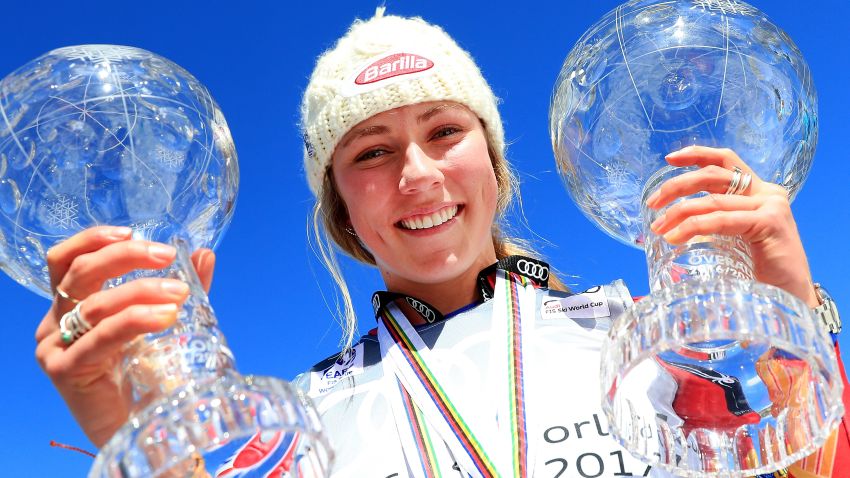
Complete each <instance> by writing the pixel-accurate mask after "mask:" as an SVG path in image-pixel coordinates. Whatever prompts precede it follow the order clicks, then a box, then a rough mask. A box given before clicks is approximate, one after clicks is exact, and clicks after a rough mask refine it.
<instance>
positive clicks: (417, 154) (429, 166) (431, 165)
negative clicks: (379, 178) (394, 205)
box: [399, 143, 444, 194]
mask: <svg viewBox="0 0 850 478" xmlns="http://www.w3.org/2000/svg"><path fill="white" fill-rule="evenodd" d="M404 156H405V157H404V167H403V169H402V172H401V181H400V183H399V190H400V191H401V192H402V193H405V194H413V193H416V192H420V191H427V190H429V189H431V188H433V187H435V186H439V185H440V184H443V180H444V176H443V172H442V170H441V169H440V164H439V160H438V159H435V158H432V157H430V156H429V155H428V154H427V153H426V152H425V151H423V150H422V148H421V147H419V145H418V144H416V143H411V144H410V145H409V146H408V147H407V150H406V151H405V155H404Z"/></svg>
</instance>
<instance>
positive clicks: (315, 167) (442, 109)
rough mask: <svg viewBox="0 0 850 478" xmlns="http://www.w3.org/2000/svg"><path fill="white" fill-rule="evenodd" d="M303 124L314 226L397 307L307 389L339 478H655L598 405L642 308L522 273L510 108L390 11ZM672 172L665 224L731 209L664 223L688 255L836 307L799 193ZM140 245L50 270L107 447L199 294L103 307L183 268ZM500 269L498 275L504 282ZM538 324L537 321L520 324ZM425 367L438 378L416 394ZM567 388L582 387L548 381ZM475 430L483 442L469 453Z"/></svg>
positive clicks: (103, 248)
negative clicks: (823, 298) (162, 339)
mask: <svg viewBox="0 0 850 478" xmlns="http://www.w3.org/2000/svg"><path fill="white" fill-rule="evenodd" d="M302 126H303V128H304V131H305V140H306V148H305V170H306V172H307V177H308V181H309V184H310V187H311V189H312V191H313V192H314V194H315V195H316V197H317V209H316V217H317V218H320V220H321V222H322V224H323V225H324V229H325V230H326V231H327V233H328V234H329V236H330V237H331V238H332V239H333V241H334V242H335V243H336V244H337V246H339V247H340V248H341V249H342V250H343V251H345V252H346V253H348V254H350V255H352V256H353V257H355V258H357V259H359V260H361V261H363V262H366V263H369V264H374V265H375V266H376V267H377V268H378V270H379V272H380V273H381V276H382V278H383V280H384V283H385V285H386V288H387V290H388V291H389V292H390V293H388V294H378V295H376V296H375V298H374V300H373V304H374V305H375V308H376V315H378V316H379V317H380V319H381V320H380V321H379V327H378V329H377V330H376V331H375V332H374V333H370V334H369V335H367V336H365V337H363V338H362V339H361V340H360V341H358V342H357V343H356V344H353V346H351V347H346V350H345V351H344V354H341V355H340V356H335V357H332V358H330V359H328V360H327V361H324V362H321V363H319V364H318V365H317V366H316V367H314V368H313V369H312V370H311V371H310V372H309V373H305V374H303V375H302V376H301V377H299V379H297V382H298V383H299V385H301V386H302V387H303V388H304V389H305V390H308V391H309V392H310V394H311V395H312V396H313V397H314V399H315V401H316V403H317V407H318V408H319V411H320V413H322V416H323V418H324V421H325V423H326V425H327V426H328V429H329V434H330V437H331V441H332V444H333V445H334V447H335V451H336V453H337V467H336V469H335V476H357V477H361V476H375V477H389V476H406V474H407V473H408V471H407V470H415V469H418V468H427V467H437V468H439V469H441V470H442V471H443V472H445V473H448V472H451V470H452V469H456V470H462V471H463V472H465V473H471V474H475V473H480V474H483V475H486V473H487V470H488V469H502V470H504V469H508V468H511V467H513V466H518V467H526V468H528V469H529V470H534V474H535V476H580V475H581V476H588V475H590V476H601V475H602V473H603V472H602V471H601V470H603V469H604V470H608V471H607V473H606V474H614V473H619V474H621V475H625V474H628V473H631V474H635V475H639V474H640V475H645V474H646V473H648V472H649V471H650V470H649V469H648V467H647V466H646V465H643V464H641V463H638V462H637V461H635V460H634V459H632V458H631V457H630V456H629V455H628V454H627V453H625V452H624V451H623V450H622V449H621V448H619V447H618V446H617V445H616V444H614V442H613V441H612V440H611V439H610V437H609V436H608V435H609V434H608V432H607V427H606V426H605V424H604V420H603V419H602V418H601V411H600V407H599V399H598V389H599V386H598V374H597V372H596V364H597V363H598V349H599V344H600V342H601V340H602V338H603V337H604V330H605V328H606V327H607V324H608V323H609V321H610V319H609V317H611V316H614V315H616V314H617V313H618V312H619V311H622V309H623V308H625V307H627V306H628V303H629V300H630V298H629V294H628V291H627V290H626V289H625V287H624V286H623V285H622V283H619V282H615V283H612V284H610V285H607V286H604V287H600V288H599V289H597V290H595V291H592V292H589V293H588V294H587V295H583V296H572V298H571V297H570V296H568V295H567V294H564V293H557V292H551V291H547V290H545V286H546V285H547V279H548V281H550V282H551V283H552V285H553V289H556V288H562V287H561V286H560V284H559V282H558V281H557V280H556V279H554V278H551V277H549V274H548V269H547V268H546V267H547V266H546V265H545V263H542V262H539V261H536V260H535V259H533V258H532V257H523V258H515V259H508V257H509V256H511V255H512V254H517V253H520V254H522V255H523V256H533V254H532V253H531V252H530V251H527V250H523V248H521V247H518V246H517V245H516V244H517V242H516V241H512V240H510V239H508V238H505V237H504V236H503V235H502V233H501V231H500V228H499V226H498V224H499V222H498V220H499V217H500V215H501V214H502V213H503V212H504V209H505V207H506V206H507V204H508V203H509V201H510V199H511V197H512V195H513V191H514V182H513V176H512V174H511V171H510V169H509V166H508V164H507V162H506V161H505V158H504V148H505V146H504V134H503V130H502V125H501V120H500V117H499V112H498V109H497V107H496V99H495V97H494V96H493V93H492V92H491V90H490V87H489V86H488V84H487V83H486V81H485V80H484V78H483V77H482V76H481V73H480V72H479V70H478V68H477V67H476V65H475V63H474V62H473V60H472V59H471V57H470V56H469V55H468V54H467V53H466V52H465V51H463V50H461V49H460V48H459V47H458V46H457V45H456V44H455V42H454V41H453V40H452V39H451V38H450V37H448V35H446V34H445V33H444V32H443V31H442V30H440V29H439V28H437V27H434V26H432V25H429V24H427V23H425V22H424V21H421V20H418V19H404V18H399V17H393V16H383V14H382V12H379V13H378V15H376V17H375V18H373V19H371V20H369V21H367V22H357V23H355V25H354V26H353V27H352V29H351V30H350V31H349V32H348V33H347V34H346V35H345V36H344V37H343V38H341V39H340V40H339V42H338V43H337V44H336V46H335V47H334V48H333V49H331V50H329V51H328V52H326V53H325V54H323V55H322V57H321V58H320V59H319V61H318V63H317V65H316V68H315V70H314V72H313V75H312V77H311V80H310V84H309V85H308V87H307V90H306V92H305V95H304V102H303V108H302ZM668 161H669V162H670V163H671V164H674V165H677V166H688V165H696V166H700V168H701V169H699V170H698V171H695V172H692V173H688V174H686V175H682V176H680V177H678V178H675V179H673V180H670V181H669V182H668V183H666V184H665V185H664V187H663V188H661V190H660V193H659V194H657V195H656V196H653V197H651V198H650V199H649V206H650V207H653V208H660V207H663V206H665V205H667V204H669V203H670V202H671V201H673V200H675V199H676V198H678V197H682V196H686V195H689V194H692V193H695V192H698V191H709V192H712V193H717V194H718V195H713V196H709V197H706V198H702V199H694V200H689V201H686V202H683V203H681V205H680V206H677V207H674V208H671V209H670V210H669V211H668V212H667V214H666V215H665V216H663V220H662V219H659V221H657V222H656V224H655V226H654V229H655V232H656V233H659V234H664V236H665V238H667V239H668V240H669V241H671V242H674V243H681V242H685V241H687V240H688V239H690V238H692V237H694V236H696V235H704V234H711V233H716V234H739V235H741V236H743V237H744V239H745V240H747V241H748V242H749V243H750V246H751V247H752V250H753V256H754V260H755V271H756V276H757V278H758V279H759V280H760V281H762V282H766V283H769V284H773V285H775V286H778V287H781V288H783V289H785V290H787V291H789V292H791V293H793V294H795V295H796V296H798V297H800V298H801V299H802V300H804V301H805V302H806V303H807V304H808V305H809V306H811V307H816V306H818V305H819V304H820V301H819V298H818V295H817V292H816V290H815V288H814V286H813V283H812V279H811V276H810V273H809V268H808V264H807V261H806V256H805V252H804V250H803V247H802V244H801V242H800V239H799V235H798V234H797V230H796V226H795V224H794V219H793V217H792V215H791V211H790V208H789V205H788V200H787V196H786V194H785V191H784V190H783V189H782V188H780V187H778V186H776V185H772V184H768V183H765V182H763V181H761V180H760V179H759V178H757V177H753V179H752V183H751V184H750V185H749V187H748V188H746V190H744V191H742V194H740V195H720V194H722V193H724V192H725V191H727V190H728V189H729V186H730V183H731V182H732V181H733V178H734V177H735V173H733V168H735V167H738V168H741V169H742V170H743V171H745V172H750V170H749V169H748V168H747V166H746V165H745V164H744V163H743V161H741V159H740V158H738V157H737V156H736V155H735V154H734V153H733V152H732V151H729V150H717V149H709V148H700V147H692V148H686V149H685V150H682V151H678V152H675V153H673V154H671V155H670V156H668ZM129 236H130V231H129V230H127V229H124V228H112V227H100V228H94V229H90V230H87V231H84V232H82V233H80V234H78V235H76V236H74V237H72V238H70V239H69V240H67V241H66V242H64V243H62V244H60V245H58V246H56V247H55V248H53V249H52V250H51V251H50V252H49V254H48V262H49V265H50V274H51V279H52V283H53V285H54V287H55V288H56V290H57V292H58V294H57V296H56V299H55V300H54V303H53V305H52V307H51V309H50V311H48V313H47V315H46V316H45V318H44V320H43V321H42V323H41V325H40V326H39V328H38V331H37V334H36V336H37V340H38V342H39V344H38V348H37V357H38V359H39V361H40V363H41V365H42V366H43V368H44V369H45V371H46V373H47V374H48V375H49V376H50V377H51V379H52V380H53V382H54V384H55V385H56V387H57V389H58V390H59V392H60V393H61V394H62V396H63V398H64V399H65V400H66V402H67V404H68V406H69V408H70V409H71V411H72V412H73V414H74V416H75V418H76V419H77V420H78V422H79V423H80V425H81V426H82V428H83V429H84V430H85V431H86V433H87V434H88V436H89V437H90V438H91V440H92V441H93V442H94V443H95V444H96V445H102V444H103V443H105V442H106V441H107V440H108V439H109V437H110V436H111V435H112V434H113V433H114V432H115V431H116V430H117V428H118V427H119V426H120V425H121V424H123V423H124V421H125V420H126V418H127V412H126V410H122V409H120V408H116V407H114V404H116V403H123V402H122V400H120V395H119V390H118V389H117V388H116V386H115V384H114V382H113V381H112V367H113V364H114V363H115V361H116V359H117V357H118V353H119V351H120V349H121V346H122V345H123V344H124V343H126V342H127V341H129V340H131V339H132V338H133V337H135V336H136V335H138V334H142V333H146V332H154V331H159V330H162V329H164V328H166V327H168V326H169V325H171V324H173V323H174V321H175V318H176V314H177V310H178V306H179V305H180V304H181V303H182V302H183V301H184V300H185V299H186V297H187V294H188V290H187V288H186V286H185V285H184V284H182V283H180V282H178V281H172V280H167V279H143V280H138V281H134V282H131V283H128V284H124V285H121V286H119V287H116V288H114V289H109V290H101V287H102V284H103V282H104V281H105V280H106V279H108V278H110V277H115V276H118V275H121V274H123V273H126V272H128V271H130V270H133V269H138V268H161V267H165V266H166V265H168V264H169V263H170V262H171V261H172V260H173V259H174V256H175V251H174V250H173V249H172V248H170V247H169V246H165V245H161V244H151V243H144V242H139V241H130V240H129ZM326 252H327V251H326ZM193 259H194V262H195V266H196V268H197V269H198V272H199V275H200V277H201V279H202V282H203V283H204V284H205V285H207V286H208V285H209V282H210V280H211V277H212V272H213V265H214V256H213V254H212V253H211V252H210V251H199V252H197V253H196V254H195V256H194V257H193ZM326 259H327V260H328V263H329V267H331V268H332V271H333V272H334V273H335V276H336V277H338V278H339V283H340V285H341V287H342V289H343V295H344V297H345V298H346V302H347V304H348V310H347V314H346V325H347V327H346V335H347V337H348V343H349V344H351V343H352V342H353V340H352V334H353V330H354V320H355V319H354V316H353V312H352V309H351V307H350V304H351V302H350V299H349V298H348V294H347V289H346V287H345V283H344V280H343V279H342V278H341V276H340V275H339V274H338V271H337V270H336V269H335V267H334V262H333V260H332V255H327V254H326ZM497 261H498V262H499V266H500V267H499V268H498V270H497V269H496V268H493V267H491V266H493V265H494V264H495V263H497ZM520 261H525V263H524V266H523V265H521V264H520ZM523 274H524V275H523ZM538 286H543V287H544V288H536V287H538ZM493 296H497V297H500V298H507V299H508V300H512V301H514V302H513V303H514V304H516V307H515V308H514V309H515V310H516V311H518V312H516V314H518V315H516V316H515V317H514V316H511V315H510V314H511V312H509V311H508V310H507V309H505V308H504V307H503V306H502V305H501V304H502V302H500V301H497V300H492V301H489V300H487V299H489V298H491V297H493ZM72 299H74V300H76V301H82V305H81V306H80V312H81V314H82V315H83V316H84V317H85V318H86V319H87V320H88V322H90V323H91V324H92V325H93V326H94V327H93V329H92V330H91V331H89V332H88V333H86V334H85V335H83V336H82V337H80V338H79V340H76V341H75V342H74V343H72V344H70V345H66V344H65V343H63V341H62V339H61V337H60V330H59V328H60V327H59V318H60V317H61V316H62V315H63V314H64V313H66V312H68V311H69V310H70V309H71V308H72V307H73V306H74V304H73V302H74V300H72ZM544 300H558V301H560V300H579V301H581V300H585V301H587V303H588V304H591V305H592V304H599V306H596V305H593V307H592V309H593V315H592V316H589V317H584V318H583V319H587V320H573V319H575V318H568V319H567V320H555V321H549V322H546V323H544V322H543V321H544V320H547V319H551V317H543V316H542V315H541V314H542V312H541V308H542V304H543V301H544ZM514 309H511V310H514ZM522 314H525V317H530V319H526V320H525V321H524V322H523V321H519V319H518V317H520V316H522ZM512 317H513V319H516V320H515V321H513V322H512V320H513V319H512ZM461 318H462V319H463V320H459V319H461ZM529 320H530V321H529ZM496 321H503V322H504V324H505V326H506V327H518V328H517V329H516V330H518V331H520V332H522V334H521V336H522V337H532V336H533V337H535V339H534V340H533V341H530V342H527V343H522V345H521V347H519V348H520V349H521V350H522V351H523V352H524V353H525V354H526V355H525V356H524V357H523V358H522V360H519V361H514V362H511V361H510V360H507V359H506V356H507V355H506V354H504V353H502V352H503V350H502V349H499V348H497V347H496V346H495V345H494V344H496V343H497V342H496V340H494V337H495V338H496V339H498V337H500V336H499V335H498V334H500V333H504V330H506V329H505V328H504V327H500V326H494V325H493V324H494V323H497V324H499V323H500V322H496ZM529 324H531V325H529ZM523 327H530V328H523ZM541 331H542V332H541ZM526 332H527V333H526ZM535 334H536V335H535ZM404 337H406V338H407V339H409V340H411V341H412V342H413V343H414V345H415V344H417V343H419V344H420V345H423V346H422V347H420V348H419V349H420V350H421V351H422V355H421V356H417V357H416V358H415V360H420V361H421V364H424V365H422V367H424V368H422V367H420V368H419V369H417V368H415V367H412V368H410V369H406V368H405V366H404V360H403V359H404V357H400V356H399V355H398V353H399V349H398V347H394V344H395V343H396V342H397V341H399V340H403V338H404ZM529 340H530V339H529ZM510 358H511V359H512V360H513V359H515V358H516V357H514V356H512V355H511V356H510ZM523 360H524V361H523ZM512 363H513V364H516V363H521V364H522V365H523V366H525V367H527V368H526V373H525V375H523V374H522V373H517V374H516V375H515V377H514V378H517V377H519V378H522V379H523V380H526V382H527V383H526V385H527V388H526V391H527V392H528V393H527V395H524V396H523V397H524V398H525V399H527V402H528V403H527V405H528V406H527V407H526V408H524V409H523V410H524V411H525V412H527V414H528V415H527V419H528V420H527V424H526V425H527V426H524V427H520V428H517V430H520V429H522V430H525V432H524V433H523V432H507V431H506V430H505V429H504V427H507V426H508V422H509V420H508V418H507V417H508V416H510V408H511V407H512V406H514V405H515V401H514V402H512V401H510V400H508V399H505V398H504V397H503V396H502V392H504V391H505V390H507V389H508V388H509V386H508V384H506V383H504V380H503V379H501V378H494V377H492V376H491V375H490V374H491V373H492V371H493V370H502V369H503V368H504V367H511V366H513V367H517V366H516V365H511V364H512ZM449 364H450V365H451V366H449ZM577 364H586V366H578V365H577ZM426 369H427V370H428V371H429V373H430V372H433V377H431V378H427V377H426V378H425V379H422V380H421V383H417V380H418V379H420V378H421V373H420V372H422V370H426ZM511 370H515V371H518V372H522V371H521V370H518V369H516V368H513V369H511ZM553 374H559V376H561V377H566V378H567V380H564V379H561V380H547V377H551V376H553ZM340 378H344V379H340ZM429 380H431V381H430V382H429ZM435 383H436V384H438V385H439V387H436V388H435V387H434V384H435ZM437 392H439V393H444V395H445V396H444V397H442V399H443V400H444V402H441V403H444V404H445V403H447V404H448V408H450V409H452V412H451V413H448V414H447V415H446V417H447V418H445V419H441V418H440V415H439V413H440V410H439V409H435V408H434V406H429V405H428V403H427V400H428V398H429V396H430V395H429V394H431V393H437ZM524 393H525V392H524ZM435 403H436V402H435ZM494 417H496V420H493V418H494ZM441 420H442V421H441ZM511 423H512V425H513V426H516V423H514V422H511ZM352 424H356V426H352ZM459 424H460V425H463V426H461V428H463V429H464V430H469V431H465V432H464V433H462V434H460V437H459V438H456V439H452V438H451V437H450V436H449V435H451V433H452V432H453V431H455V430H456V429H457V427H458V426H459ZM428 437H430V439H429V438H428ZM510 448H514V449H517V450H519V449H522V450H526V452H527V453H526V455H527V456H526V455H523V456H521V457H520V458H517V459H515V460H514V459H512V458H505V457H512V456H514V454H512V453H510ZM494 450H499V452H495V451H494ZM505 450H507V452H506V453H503V451H505ZM476 470H477V471H476ZM610 470H614V471H610ZM596 471H599V475H595V473H596ZM411 473H413V474H414V476H419V475H417V474H416V473H418V472H416V471H411ZM576 473H578V474H576Z"/></svg>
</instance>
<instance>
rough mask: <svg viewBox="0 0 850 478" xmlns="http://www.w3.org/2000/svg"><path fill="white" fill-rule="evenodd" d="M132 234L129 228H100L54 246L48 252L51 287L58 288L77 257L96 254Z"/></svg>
mask: <svg viewBox="0 0 850 478" xmlns="http://www.w3.org/2000/svg"><path fill="white" fill-rule="evenodd" d="M132 233H133V231H132V229H130V228H129V227H112V226H98V227H92V228H89V229H86V230H84V231H82V232H80V233H78V234H75V235H73V236H71V237H69V238H68V239H66V240H65V241H63V242H60V243H59V244H57V245H55V246H53V247H52V248H50V250H48V251H47V265H48V267H49V269H50V285H51V287H56V285H57V284H58V283H59V281H60V280H61V279H62V277H64V276H65V273H67V272H68V268H69V267H70V266H71V262H72V261H73V260H74V259H75V258H76V257H77V256H80V255H83V254H88V253H90V252H94V251H96V250H98V249H100V248H101V247H104V246H106V245H109V244H113V243H116V242H119V241H125V240H127V239H129V238H130V235H131V234H132Z"/></svg>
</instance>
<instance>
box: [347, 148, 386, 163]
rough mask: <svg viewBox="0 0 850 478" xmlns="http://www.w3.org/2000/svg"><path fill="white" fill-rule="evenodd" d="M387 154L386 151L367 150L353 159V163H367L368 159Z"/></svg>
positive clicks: (379, 149) (377, 149) (378, 149)
mask: <svg viewBox="0 0 850 478" xmlns="http://www.w3.org/2000/svg"><path fill="white" fill-rule="evenodd" d="M387 153H388V151H387V150H385V149H381V148H374V149H369V150H366V151H364V152H362V153H360V155H358V156H357V157H356V158H354V161H355V162H358V163H359V162H361V161H369V160H370V159H375V158H379V157H381V156H383V155H385V154H387Z"/></svg>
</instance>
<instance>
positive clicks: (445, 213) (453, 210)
mask: <svg viewBox="0 0 850 478" xmlns="http://www.w3.org/2000/svg"><path fill="white" fill-rule="evenodd" d="M456 215H457V206H450V207H447V208H443V209H440V210H439V211H436V212H433V213H431V214H428V215H427V216H418V217H414V218H410V219H402V220H401V225H402V227H404V228H405V229H428V228H431V227H436V226H439V225H440V224H443V223H444V222H446V221H448V220H449V219H451V218H453V217H455V216H456Z"/></svg>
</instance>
